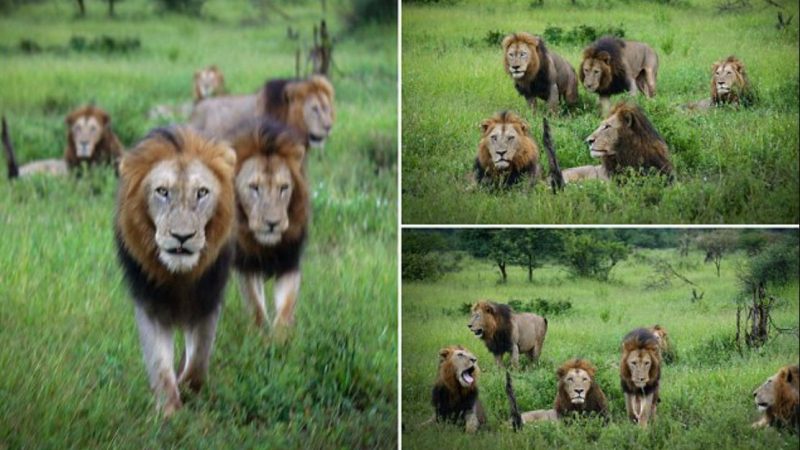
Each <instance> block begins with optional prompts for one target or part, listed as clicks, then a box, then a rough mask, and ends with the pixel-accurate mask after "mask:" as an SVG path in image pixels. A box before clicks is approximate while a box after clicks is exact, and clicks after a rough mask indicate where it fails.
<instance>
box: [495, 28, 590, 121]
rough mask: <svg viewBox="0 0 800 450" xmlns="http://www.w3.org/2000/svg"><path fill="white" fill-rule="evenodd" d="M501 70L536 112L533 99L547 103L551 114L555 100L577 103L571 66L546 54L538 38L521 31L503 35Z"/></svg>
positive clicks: (553, 110)
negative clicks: (512, 81) (503, 69)
mask: <svg viewBox="0 0 800 450" xmlns="http://www.w3.org/2000/svg"><path fill="white" fill-rule="evenodd" d="M502 47H503V67H504V68H505V71H506V73H507V74H508V75H509V76H510V77H511V78H512V79H513V80H514V87H515V88H516V89H517V92H519V94H520V95H522V96H524V97H525V99H526V100H527V101H528V104H529V105H530V107H531V109H532V110H533V112H536V99H537V98H540V99H542V100H545V101H547V105H548V107H549V108H550V110H551V111H552V112H555V111H556V110H557V109H558V100H559V99H561V100H563V101H565V102H566V103H567V104H569V105H574V104H575V103H577V101H578V82H577V79H576V76H575V70H574V69H573V68H572V66H571V65H570V64H569V63H568V62H567V61H566V60H564V58H562V57H561V56H559V55H557V54H556V53H555V52H552V51H549V50H548V49H547V47H546V46H545V44H544V41H543V40H542V38H540V37H539V36H533V35H532V34H529V33H525V32H521V33H513V34H510V35H508V36H506V37H505V38H504V39H503V42H502Z"/></svg>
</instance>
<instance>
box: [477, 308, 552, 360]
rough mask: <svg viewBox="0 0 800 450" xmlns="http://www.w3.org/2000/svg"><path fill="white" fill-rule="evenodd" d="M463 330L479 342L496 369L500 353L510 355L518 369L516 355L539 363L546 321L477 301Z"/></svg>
mask: <svg viewBox="0 0 800 450" xmlns="http://www.w3.org/2000/svg"><path fill="white" fill-rule="evenodd" d="M467 327H468V328H469V329H470V331H472V332H473V333H474V334H475V336H477V337H479V338H480V339H482V340H483V342H484V343H485V344H486V347H487V348H488V349H489V351H490V352H492V354H493V355H494V357H495V360H496V361H497V363H498V364H499V365H500V366H502V365H503V354H505V353H511V363H512V364H513V365H514V366H515V367H518V366H519V354H520V353H525V354H527V355H528V357H529V358H530V359H531V360H532V361H533V362H536V361H538V360H539V356H540V355H541V354H542V346H543V345H544V338H545V334H547V319H545V318H544V317H542V316H539V315H536V314H533V313H520V314H516V313H515V312H514V310H513V309H512V308H511V307H510V306H508V305H504V304H502V303H495V302H492V301H488V300H481V301H478V302H477V303H475V305H473V306H472V319H471V320H470V322H469V324H467Z"/></svg>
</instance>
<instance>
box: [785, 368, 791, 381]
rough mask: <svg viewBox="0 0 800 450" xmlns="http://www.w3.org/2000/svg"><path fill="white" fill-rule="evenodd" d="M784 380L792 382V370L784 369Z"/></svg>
mask: <svg viewBox="0 0 800 450" xmlns="http://www.w3.org/2000/svg"><path fill="white" fill-rule="evenodd" d="M786 381H787V382H789V383H791V382H792V371H791V370H787V371H786Z"/></svg>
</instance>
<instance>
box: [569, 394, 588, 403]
mask: <svg viewBox="0 0 800 450" xmlns="http://www.w3.org/2000/svg"><path fill="white" fill-rule="evenodd" d="M585 401H586V399H585V398H583V397H582V396H580V395H578V396H577V397H572V399H571V402H572V404H574V405H582V404H583V403H584V402H585Z"/></svg>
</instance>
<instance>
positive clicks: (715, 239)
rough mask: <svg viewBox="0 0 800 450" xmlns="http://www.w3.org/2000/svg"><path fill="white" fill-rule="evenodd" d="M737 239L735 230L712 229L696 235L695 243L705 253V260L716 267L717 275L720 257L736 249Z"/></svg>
mask: <svg viewBox="0 0 800 450" xmlns="http://www.w3.org/2000/svg"><path fill="white" fill-rule="evenodd" d="M738 241H739V235H738V233H737V232H736V230H714V231H709V232H707V233H703V234H701V235H700V236H698V237H697V241H696V245H697V248H699V249H700V250H702V251H704V252H705V253H706V259H705V262H706V263H709V262H713V263H714V266H716V268H717V277H719V268H720V266H721V265H722V258H723V257H724V256H725V255H727V254H728V253H730V252H732V251H734V250H735V249H736V246H737V244H738Z"/></svg>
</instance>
